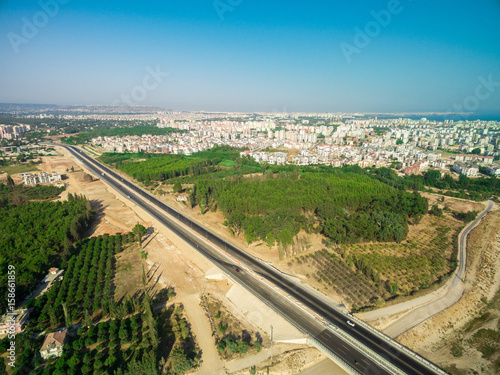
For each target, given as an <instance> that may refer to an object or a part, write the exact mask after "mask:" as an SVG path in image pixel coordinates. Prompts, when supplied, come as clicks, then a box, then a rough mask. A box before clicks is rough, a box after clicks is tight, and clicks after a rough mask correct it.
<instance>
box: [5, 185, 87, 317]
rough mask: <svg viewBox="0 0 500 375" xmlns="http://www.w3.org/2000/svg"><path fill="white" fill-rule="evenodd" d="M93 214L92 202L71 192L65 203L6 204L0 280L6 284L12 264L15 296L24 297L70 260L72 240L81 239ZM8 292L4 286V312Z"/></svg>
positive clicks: (20, 298)
mask: <svg viewBox="0 0 500 375" xmlns="http://www.w3.org/2000/svg"><path fill="white" fill-rule="evenodd" d="M3 189H5V187H4V188H3ZM93 217H94V212H93V211H92V209H91V205H90V202H89V201H87V200H86V199H85V197H83V196H77V195H71V194H70V195H69V196H68V200H67V201H64V202H38V203H27V202H22V204H19V205H17V206H16V205H14V204H11V203H7V204H5V205H4V206H3V207H1V208H0V233H1V235H0V272H1V274H0V283H1V284H2V285H6V282H7V280H6V278H7V268H8V266H9V265H13V266H14V267H15V270H16V299H17V302H19V301H20V300H22V298H23V297H24V296H26V295H27V294H28V293H29V292H31V291H32V290H33V289H34V288H35V287H36V285H37V284H38V283H39V282H40V281H41V280H42V278H43V277H44V276H45V275H46V274H47V271H48V269H49V268H50V267H52V266H56V267H58V266H60V265H61V264H64V262H66V261H67V260H68V259H69V256H70V253H69V249H70V247H71V243H72V242H73V241H77V240H79V239H80V238H82V236H83V234H84V233H85V231H86V230H87V228H88V226H89V225H90V223H91V222H92V220H93ZM6 293H7V290H6V289H2V297H1V298H0V309H1V310H2V311H5V309H6V303H7V297H6Z"/></svg>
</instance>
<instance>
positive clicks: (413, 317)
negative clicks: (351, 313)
mask: <svg viewBox="0 0 500 375" xmlns="http://www.w3.org/2000/svg"><path fill="white" fill-rule="evenodd" d="M493 207H494V205H493V202H491V201H490V202H489V203H488V207H487V208H486V209H485V210H484V211H483V212H482V213H481V214H480V215H478V217H477V219H476V220H474V221H473V222H472V223H470V224H469V225H468V226H467V227H465V228H464V229H463V230H462V232H461V233H460V235H459V246H460V248H459V260H460V266H459V268H458V269H457V271H456V272H455V274H454V275H453V276H452V278H451V279H450V280H449V281H448V282H447V283H446V284H445V285H444V286H443V287H442V288H440V289H438V290H436V291H434V292H433V293H431V294H427V295H425V296H422V297H420V298H416V299H414V300H411V301H407V302H403V303H400V304H397V305H393V306H389V307H387V308H383V309H379V310H375V311H370V312H367V313H364V314H360V315H359V318H360V319H363V320H376V319H386V318H388V317H390V316H393V315H395V314H400V313H402V312H404V311H407V310H410V309H413V310H411V311H410V312H409V313H407V314H404V315H402V316H400V317H399V318H398V319H397V320H395V321H393V322H392V323H391V324H390V325H389V326H387V327H385V328H384V330H383V331H384V333H385V334H387V335H388V336H390V337H397V336H399V335H400V334H402V333H403V332H405V331H407V330H408V329H410V328H412V327H415V326H416V325H418V324H420V323H422V322H423V321H425V320H427V319H428V318H430V317H431V316H433V315H435V314H437V313H439V312H441V311H443V310H445V309H447V308H448V307H450V306H451V305H453V304H454V303H456V302H457V301H458V300H459V299H460V298H461V296H462V295H463V293H464V291H465V283H464V282H463V279H464V277H465V271H466V267H465V266H466V262H467V251H466V238H467V236H468V234H469V233H470V231H471V230H472V229H473V228H474V227H476V226H477V225H478V224H479V222H480V221H481V219H482V218H483V217H484V216H485V215H486V214H487V213H488V212H489V211H490V210H491V209H492V208H493Z"/></svg>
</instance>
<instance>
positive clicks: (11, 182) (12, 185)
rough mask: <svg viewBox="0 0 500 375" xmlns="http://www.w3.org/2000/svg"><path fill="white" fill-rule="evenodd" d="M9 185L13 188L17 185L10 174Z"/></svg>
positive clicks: (8, 177)
mask: <svg viewBox="0 0 500 375" xmlns="http://www.w3.org/2000/svg"><path fill="white" fill-rule="evenodd" d="M7 185H8V186H10V187H11V188H13V187H14V186H16V184H15V183H14V180H13V179H12V177H11V176H10V174H7Z"/></svg>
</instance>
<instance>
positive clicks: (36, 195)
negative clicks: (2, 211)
mask: <svg viewBox="0 0 500 375" xmlns="http://www.w3.org/2000/svg"><path fill="white" fill-rule="evenodd" d="M63 191H64V187H56V186H52V185H35V186H26V185H17V186H14V185H13V184H10V185H9V184H2V183H0V207H4V206H6V205H7V204H8V203H11V204H16V203H18V202H27V201H29V200H43V199H54V198H57V197H58V196H59V195H60V194H61V193H62V192H63Z"/></svg>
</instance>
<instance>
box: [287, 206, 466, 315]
mask: <svg viewBox="0 0 500 375" xmlns="http://www.w3.org/2000/svg"><path fill="white" fill-rule="evenodd" d="M462 225H463V224H462V223H460V222H459V221H457V220H454V219H452V218H450V217H440V218H437V217H434V216H430V215H426V216H425V217H424V218H423V219H422V221H421V223H420V224H419V225H417V226H414V227H412V228H411V230H410V232H409V234H408V237H407V239H406V240H405V241H402V242H401V243H399V244H398V243H361V244H344V245H338V246H336V247H335V248H332V249H329V250H327V249H323V250H321V251H317V252H315V253H312V254H308V255H301V256H297V257H295V258H293V261H292V262H293V263H294V270H295V271H297V272H299V273H302V274H304V275H306V276H307V277H308V279H309V282H311V283H312V284H313V285H314V286H315V287H318V288H319V289H320V290H322V291H323V292H328V291H330V292H332V294H335V295H338V296H341V297H342V300H343V301H344V302H345V303H346V304H348V305H350V306H351V307H352V308H353V309H354V310H357V309H359V308H363V307H370V306H375V305H379V304H381V303H383V300H388V299H390V298H392V297H395V296H397V295H409V294H411V293H412V292H415V291H418V290H420V289H423V288H428V287H429V286H430V285H432V284H433V283H435V282H437V281H440V280H441V279H442V278H443V277H445V276H446V275H447V274H449V273H450V272H452V271H453V270H454V269H455V267H456V266H457V264H458V263H457V260H456V251H457V248H456V246H457V237H458V233H459V232H460V230H461V228H462Z"/></svg>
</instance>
